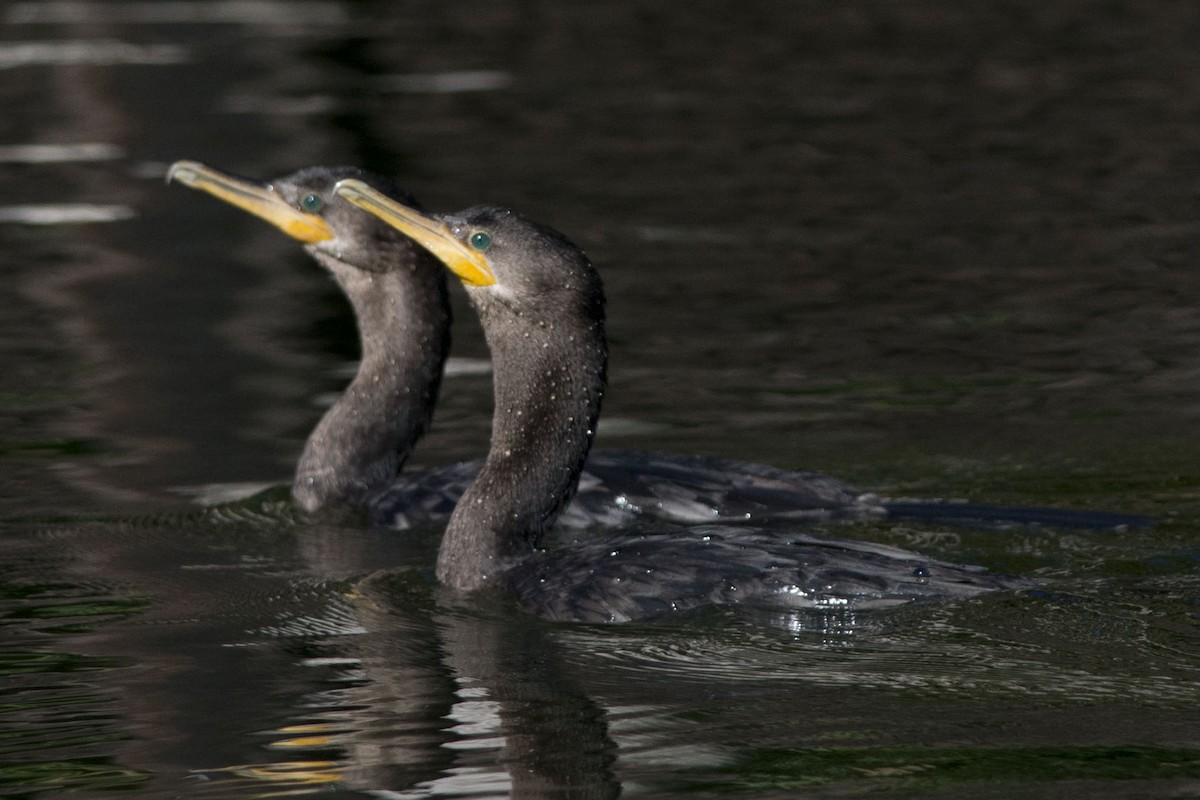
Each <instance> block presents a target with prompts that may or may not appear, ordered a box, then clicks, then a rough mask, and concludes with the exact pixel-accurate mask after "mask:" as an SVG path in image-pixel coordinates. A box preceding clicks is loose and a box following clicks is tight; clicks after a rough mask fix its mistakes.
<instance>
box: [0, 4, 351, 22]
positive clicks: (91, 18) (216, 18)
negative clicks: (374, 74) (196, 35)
mask: <svg viewBox="0 0 1200 800" xmlns="http://www.w3.org/2000/svg"><path fill="white" fill-rule="evenodd" d="M4 21H5V22H7V23H9V24H10V25H31V24H36V25H44V24H47V23H58V24H70V23H79V22H122V23H134V24H151V25H158V24H174V23H205V24H214V23H215V24H229V23H238V24H243V25H266V26H293V25H296V24H298V23H299V24H311V25H329V24H337V23H342V22H346V21H347V17H346V12H345V10H344V9H343V8H342V7H341V5H340V4H339V3H326V2H298V3H291V2H283V0H218V1H217V2H208V3H192V2H164V3H80V2H57V3H56V2H37V3H14V4H13V5H12V7H11V8H10V9H9V10H8V13H7V14H5V17H4Z"/></svg>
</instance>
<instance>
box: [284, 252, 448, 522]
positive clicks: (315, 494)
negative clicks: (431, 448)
mask: <svg viewBox="0 0 1200 800" xmlns="http://www.w3.org/2000/svg"><path fill="white" fill-rule="evenodd" d="M318 259H319V260H321V261H322V262H323V263H325V266H327V267H328V268H329V269H330V270H331V271H332V272H333V274H334V277H335V278H336V279H337V281H338V283H339V284H341V287H342V289H343V290H344V292H345V294H346V296H347V297H348V298H349V300H350V303H351V305H352V306H353V307H354V314H355V317H356V318H357V320H358V330H359V338H360V341H361V345H362V359H361V362H360V363H359V367H358V373H357V374H356V375H355V377H354V380H353V381H352V382H351V383H350V385H349V386H348V387H347V388H346V390H345V392H343V394H342V396H341V397H340V398H338V400H337V401H336V402H335V403H334V404H333V406H332V407H331V408H330V409H329V410H328V411H327V412H326V413H325V416H324V417H322V418H321V421H320V423H318V425H317V427H316V428H315V429H314V430H313V432H312V434H311V435H310V436H309V438H308V442H307V443H306V444H305V447H304V454H303V455H302V456H301V458H300V463H299V466H298V467H297V469H296V479H295V482H294V484H293V486H292V494H293V496H294V497H295V499H296V501H297V502H298V503H299V504H300V506H301V507H303V508H304V509H306V510H309V511H315V510H317V509H320V508H322V507H323V506H326V505H328V504H329V503H332V502H346V501H350V502H357V501H361V500H362V499H363V498H364V497H365V496H366V495H368V494H369V493H370V492H371V491H373V490H375V489H379V488H382V487H383V486H386V485H387V484H389V483H391V482H392V481H393V480H394V479H395V477H396V474H397V472H398V471H399V469H400V467H401V465H402V464H403V463H404V461H405V459H407V458H408V455H409V453H410V452H411V450H412V448H413V445H414V444H415V443H416V441H417V439H419V438H420V436H421V434H423V433H424V432H425V428H426V427H427V425H428V424H429V420H430V418H431V416H432V414H433V407H434V403H435V402H436V400H437V393H438V389H439V387H440V385H441V378H442V369H443V367H444V365H445V361H446V354H447V351H448V350H449V346H450V306H449V299H448V297H449V295H448V292H447V290H446V283H445V276H444V271H443V270H442V268H441V266H440V265H439V264H437V263H436V262H432V261H430V262H429V263H424V262H425V261H426V260H428V257H427V256H425V255H420V256H419V257H418V260H417V261H416V262H414V264H413V265H412V266H411V268H409V269H396V270H390V271H385V272H367V271H363V270H359V269H355V268H351V267H347V266H346V265H344V264H341V263H340V262H337V261H334V260H333V259H329V258H324V259H322V258H320V257H318Z"/></svg>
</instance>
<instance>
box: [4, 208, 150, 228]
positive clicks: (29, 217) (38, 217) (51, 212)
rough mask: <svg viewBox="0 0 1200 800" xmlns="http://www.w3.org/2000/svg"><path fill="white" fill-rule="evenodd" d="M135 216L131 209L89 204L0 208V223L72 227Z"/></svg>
mask: <svg viewBox="0 0 1200 800" xmlns="http://www.w3.org/2000/svg"><path fill="white" fill-rule="evenodd" d="M136 216H137V212H135V211H134V210H133V209H132V208H130V207H128V206H118V205H94V204H90V203H62V204H58V205H29V206H0V223H5V222H9V223H19V224H21V225H74V224H77V223H82V222H120V221H122V220H127V219H132V218H133V217H136Z"/></svg>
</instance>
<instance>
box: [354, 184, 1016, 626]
mask: <svg viewBox="0 0 1200 800" xmlns="http://www.w3.org/2000/svg"><path fill="white" fill-rule="evenodd" d="M336 191H337V192H338V194H340V195H342V196H343V197H345V198H346V199H348V200H349V201H350V202H352V203H355V204H357V205H360V206H362V207H363V208H365V209H366V210H368V211H370V212H371V213H373V214H376V215H378V216H379V217H380V218H381V219H383V220H384V221H386V222H388V223H389V224H391V225H393V226H395V227H396V228H397V229H399V230H401V231H402V232H404V233H406V234H407V235H410V236H413V237H414V239H417V240H418V241H420V240H425V241H426V242H428V241H429V240H430V239H431V238H432V239H439V240H440V241H439V242H438V243H437V244H436V245H435V246H432V247H431V250H433V252H437V253H449V254H450V255H449V256H448V257H447V259H446V262H445V263H446V265H447V266H448V267H449V268H450V269H451V270H453V271H454V272H455V273H456V274H458V275H459V276H460V277H461V278H463V281H464V284H465V285H466V287H467V292H468V295H469V297H470V298H471V301H472V304H473V305H474V307H475V309H476V311H477V312H478V313H479V318H480V322H481V323H482V325H483V329H484V334H485V336H486V337H487V341H488V346H489V348H490V350H491V352H492V359H493V363H494V390H495V413H494V417H493V427H492V443H491V447H490V449H489V452H488V455H487V458H486V460H485V462H484V465H483V467H482V468H481V470H480V472H479V475H478V477H477V478H476V479H475V481H474V482H473V483H472V484H471V486H470V487H469V488H468V489H467V490H466V492H465V493H464V494H463V497H462V499H461V500H460V501H459V503H458V505H457V507H456V508H455V510H454V512H453V514H452V515H451V517H450V522H449V523H448V525H447V528H446V533H445V535H444V537H443V539H442V545H441V548H440V550H439V552H438V562H437V575H438V579H439V580H440V581H441V582H442V583H444V584H446V585H447V586H449V587H451V588H453V589H458V590H462V591H474V590H477V589H481V588H484V587H488V586H500V587H504V588H506V589H507V590H508V591H509V592H511V593H512V594H514V595H515V596H516V597H517V598H518V600H519V601H520V602H521V604H522V605H523V606H524V607H525V608H527V609H528V610H530V611H532V612H534V613H536V614H538V615H540V616H543V617H545V618H548V619H554V620H567V621H587V622H620V621H628V620H633V619H640V618H644V617H646V616H652V615H655V614H659V613H663V612H669V611H680V610H688V609H691V608H695V607H698V606H701V605H705V604H713V603H717V604H729V603H756V604H780V605H784V606H787V607H808V608H820V607H827V606H828V605H830V604H832V603H842V604H856V605H887V604H894V603H898V602H907V601H910V600H913V599H919V598H924V597H958V596H967V595H971V594H977V593H979V592H983V591H994V590H996V589H999V588H1006V587H1011V586H1015V585H1018V584H1017V582H1015V581H1007V580H1005V579H1002V578H997V577H994V576H990V575H987V574H986V573H985V572H983V571H982V570H978V569H975V568H969V567H959V566H956V565H952V564H945V563H942V562H938V561H935V560H933V559H928V558H925V557H923V556H919V555H916V554H913V553H908V552H906V551H902V550H896V549H894V548H886V547H882V546H878V545H872V544H866V543H859V542H837V541H832V540H821V539H817V538H814V537H806V536H800V535H794V534H787V535H783V534H781V532H779V531H774V530H773V531H761V530H755V529H753V528H749V527H738V528H731V527H712V526H704V527H699V528H687V529H683V530H679V529H672V530H668V531H663V532H661V533H657V534H653V535H644V536H620V535H618V536H614V537H605V538H604V539H603V540H601V541H599V542H593V543H590V544H581V545H573V546H562V547H558V548H555V549H551V550H539V549H538V546H539V544H541V543H542V542H543V534H544V533H545V531H546V529H547V527H548V525H549V524H550V523H551V522H552V521H553V520H554V519H555V518H556V517H557V516H558V515H560V513H561V512H562V509H563V508H564V506H565V504H566V501H567V499H568V498H569V497H570V496H571V495H572V494H573V493H574V491H575V490H576V487H577V484H578V482H579V478H580V474H581V471H582V467H583V464H584V461H585V458H586V457H587V454H588V451H589V449H590V446H591V442H592V437H593V431H594V426H595V423H596V420H597V418H598V416H599V411H600V399H601V397H602V395H603V389H604V377H605V368H606V356H607V347H606V341H605V335H604V303H603V290H602V288H601V285H600V280H599V277H598V275H597V274H596V272H595V270H594V269H593V268H592V266H591V264H590V263H589V262H588V260H587V258H586V257H585V256H584V254H583V252H582V251H581V250H579V248H577V247H575V246H574V245H573V244H571V243H570V242H569V241H567V240H566V239H565V237H563V236H562V235H561V234H558V233H556V232H550V231H548V229H546V228H545V227H543V226H540V225H536V224H534V223H531V222H528V221H526V220H524V219H522V218H521V217H519V216H518V215H516V214H514V213H512V212H509V211H505V210H502V209H495V208H488V207H476V208H472V209H468V210H467V211H464V212H460V213H457V214H450V215H426V214H424V213H422V212H419V211H417V210H415V209H412V208H409V207H407V206H405V205H404V204H403V203H401V202H398V201H396V200H395V199H394V198H390V197H388V196H387V195H385V194H383V193H380V192H378V191H376V190H374V189H373V188H372V187H371V186H370V185H369V184H366V183H363V182H361V181H356V180H347V181H342V182H340V183H339V184H338V186H337V189H336ZM820 483H821V484H822V486H821V489H822V491H821V492H819V493H818V495H815V496H820V494H824V493H825V492H828V494H825V496H824V497H823V498H822V499H829V498H830V497H832V498H833V499H835V500H836V501H838V507H839V508H845V507H847V506H855V505H857V504H860V503H865V502H866V501H865V500H864V499H863V498H861V497H859V496H856V495H851V494H848V491H849V490H846V489H844V487H841V486H840V485H838V484H836V483H835V482H828V483H826V482H825V481H821V482H820ZM767 485H769V484H767ZM754 486H755V487H756V488H759V489H762V492H763V493H762V495H761V497H762V498H763V499H764V500H765V497H766V495H767V494H768V493H769V491H770V490H769V489H765V488H763V487H764V484H763V483H761V482H756V483H755V484H754ZM780 490H781V491H783V490H784V487H780ZM747 497H753V492H750V493H747ZM846 501H849V502H846ZM667 505H669V503H668V504H667ZM808 510H809V511H811V510H812V509H811V508H810V509H808ZM747 513H753V512H752V511H749V510H748V511H747Z"/></svg>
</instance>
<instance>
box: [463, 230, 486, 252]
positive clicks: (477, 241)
mask: <svg viewBox="0 0 1200 800" xmlns="http://www.w3.org/2000/svg"><path fill="white" fill-rule="evenodd" d="M467 241H469V242H470V243H471V247H474V248H475V249H476V250H478V251H479V252H481V253H482V252H483V251H484V250H487V249H488V248H489V247H491V246H492V237H491V235H490V234H489V233H487V232H486V231H475V232H474V233H472V234H471V236H470V238H469V239H467Z"/></svg>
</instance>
